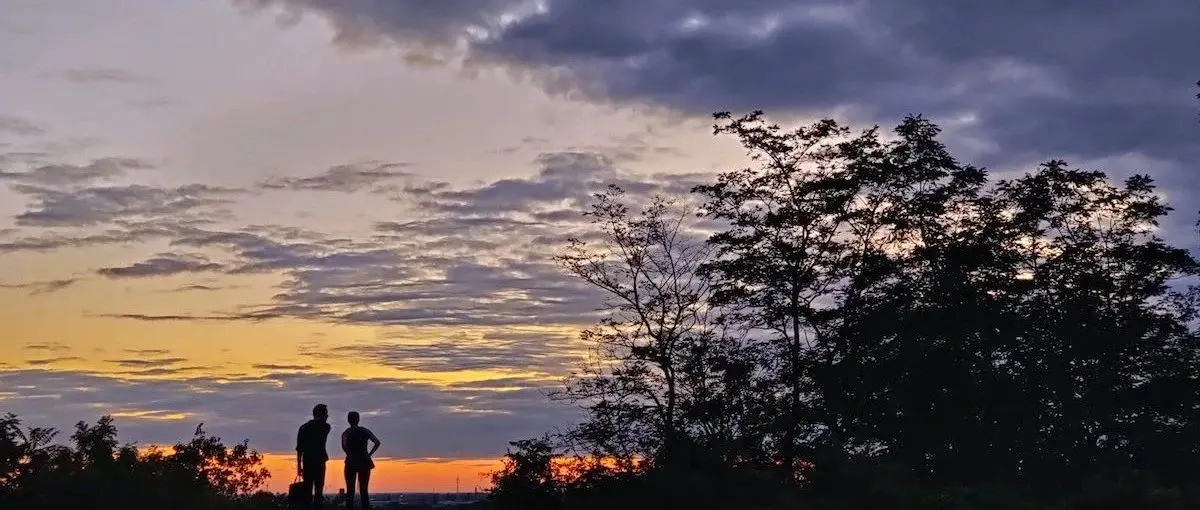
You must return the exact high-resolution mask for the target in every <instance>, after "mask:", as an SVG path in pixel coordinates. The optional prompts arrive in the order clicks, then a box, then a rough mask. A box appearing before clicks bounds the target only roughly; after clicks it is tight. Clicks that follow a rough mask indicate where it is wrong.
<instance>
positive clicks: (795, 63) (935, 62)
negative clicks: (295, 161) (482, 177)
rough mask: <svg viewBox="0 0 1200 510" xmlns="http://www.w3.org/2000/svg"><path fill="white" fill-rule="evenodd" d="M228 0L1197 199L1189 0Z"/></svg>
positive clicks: (571, 82) (558, 80)
mask: <svg viewBox="0 0 1200 510" xmlns="http://www.w3.org/2000/svg"><path fill="white" fill-rule="evenodd" d="M233 3H234V4H236V5H238V6H241V7H242V8H244V9H245V10H246V11H249V12H256V11H263V10H267V11H285V12H289V13H292V14H293V15H295V16H300V15H303V14H310V15H314V16H318V17H320V18H323V19H324V20H327V21H328V22H329V23H330V24H331V25H332V26H333V27H334V30H335V32H336V35H335V42H336V43H337V44H340V45H342V46H345V47H351V48H353V47H361V46H371V47H376V46H382V47H388V48H394V49H397V50H398V51H400V52H403V53H407V54H410V55H417V56H422V58H415V60H420V61H423V62H437V61H443V62H448V63H450V64H452V65H460V66H466V67H472V66H499V67H501V68H504V69H507V70H510V71H512V72H513V73H514V74H516V75H519V76H521V77H523V78H532V79H533V82H534V83H537V84H539V85H540V86H541V87H542V88H543V89H545V90H548V91H551V92H556V93H562V94H566V95H570V96H572V97H582V98H585V99H588V100H592V101H596V102H611V103H617V104H621V105H630V106H636V105H649V106H655V107H665V108H669V109H671V110H673V111H677V112H682V113H684V114H688V115H695V116H706V115H708V114H709V113H710V112H712V111H715V110H734V111H748V110H753V109H765V110H767V111H768V112H770V113H774V114H780V115H793V114H795V115H807V116H818V115H819V116H825V115H836V116H838V117H840V118H843V119H848V120H854V121H860V122H861V121H867V122H884V123H887V124H893V123H895V122H896V121H898V120H899V118H900V117H901V116H903V115H906V114H910V113H922V114H925V115H927V116H929V117H931V118H932V119H933V120H934V121H935V122H937V123H939V124H940V125H942V126H944V127H946V128H947V133H946V139H947V140H948V141H949V142H950V144H951V145H952V146H953V147H955V148H956V150H957V151H958V153H959V155H960V156H961V157H963V158H964V159H965V160H966V161H968V162H970V163H974V164H978V165H984V166H988V167H993V168H1000V169H1009V168H1012V167H1014V166H1022V167H1024V166H1028V165H1030V164H1033V163H1036V162H1038V161H1044V160H1046V159H1050V158H1057V157H1065V158H1069V159H1072V160H1077V161H1091V160H1096V159H1100V158H1104V157H1111V156H1117V155H1124V154H1138V155H1141V156H1143V157H1145V158H1148V159H1150V160H1157V161H1165V162H1170V163H1174V164H1175V165H1163V166H1160V167H1157V168H1150V169H1140V170H1142V171H1150V172H1153V173H1154V174H1155V175H1156V177H1159V178H1161V179H1163V180H1164V182H1168V183H1169V184H1170V185H1172V186H1175V187H1177V189H1176V190H1174V191H1176V192H1177V193H1178V194H1179V195H1180V196H1184V197H1188V196H1200V187H1198V186H1200V185H1198V184H1197V183H1196V182H1197V181H1195V180H1194V179H1190V178H1189V175H1190V174H1188V173H1187V172H1188V170H1187V168H1188V167H1187V165H1186V164H1187V163H1188V162H1192V161H1196V160H1197V158H1198V157H1200V144H1197V143H1196V137H1197V136H1198V135H1197V131H1196V129H1197V126H1196V123H1195V115H1194V111H1195V108H1194V103H1193V100H1194V97H1193V95H1194V91H1193V90H1192V87H1193V84H1194V83H1195V81H1196V79H1197V76H1196V74H1195V73H1196V67H1195V65H1194V64H1195V55H1194V50H1193V49H1194V48H1198V47H1200V30H1196V28H1195V23H1194V21H1193V20H1195V19H1200V3H1197V2H1193V1H1189V0H1149V1H1147V2H1127V3H1111V4H1105V5H1104V6H1102V7H1097V6H1096V5H1094V4H1092V3H1086V2H1069V3H1061V2H1060V3H1054V4H1050V3H1044V4H1043V3H1038V4H1033V3H1021V2H1018V3H1012V2H1008V3H1004V2H975V3H971V4H969V5H968V4H962V3H961V2H950V1H949V0H915V1H914V0H903V1H902V0H863V1H859V2H830V1H828V0H799V1H797V0H763V1H754V2H717V1H712V0H645V1H640V2H596V1H590V0H556V1H550V2H530V1H527V0H486V1H465V0H464V1H440V2H417V1H395V0H354V1H346V2H328V1H324V0H233ZM1180 167H1182V169H1180ZM1192 202H1194V201H1192ZM1197 207H1200V204H1197V203H1189V204H1186V205H1184V208H1185V209H1190V210H1195V209H1196V208H1197Z"/></svg>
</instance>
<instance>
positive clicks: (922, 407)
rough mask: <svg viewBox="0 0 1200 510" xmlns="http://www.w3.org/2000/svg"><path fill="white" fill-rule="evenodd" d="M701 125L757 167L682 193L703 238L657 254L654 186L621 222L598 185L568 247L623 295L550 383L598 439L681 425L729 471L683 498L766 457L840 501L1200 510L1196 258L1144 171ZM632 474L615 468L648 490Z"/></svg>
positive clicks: (896, 138) (672, 441) (670, 430)
mask: <svg viewBox="0 0 1200 510" xmlns="http://www.w3.org/2000/svg"><path fill="white" fill-rule="evenodd" d="M715 131H716V133H717V134H719V135H727V136H732V137H734V138H736V139H737V140H738V141H739V142H740V143H741V144H742V145H743V146H744V147H745V149H746V150H747V152H748V153H749V156H750V159H751V165H752V166H750V167H749V168H745V169H741V170H735V171H730V172H726V173H723V174H721V175H719V176H718V177H717V178H716V180H715V181H714V182H712V183H709V184H705V185H701V186H698V187H696V188H695V190H694V191H695V192H696V193H697V194H698V195H699V198H701V199H702V201H703V206H702V207H701V211H702V213H703V215H704V216H707V219H708V220H710V224H715V225H718V229H717V230H718V231H717V232H716V233H715V234H712V235H711V236H710V237H709V239H708V243H707V244H708V248H709V249H710V250H711V251H709V252H705V251H704V250H701V249H700V248H699V247H698V246H697V245H695V244H692V243H691V240H690V239H688V244H686V246H687V249H688V250H693V249H695V250H696V251H695V253H699V254H703V256H700V257H697V258H694V259H693V258H679V257H672V256H670V254H672V253H675V250H677V249H679V248H680V247H674V248H673V247H672V246H673V245H672V244H671V243H666V244H663V243H659V242H656V240H663V239H685V238H681V237H672V236H664V235H661V233H662V232H674V231H675V230H672V229H671V228H666V229H664V228H661V225H664V223H661V222H660V221H659V218H658V217H657V216H655V214H658V212H661V211H665V210H666V209H665V208H664V207H663V206H662V204H663V203H664V202H655V203H654V204H650V205H649V207H648V211H650V216H636V215H630V214H629V212H628V208H627V205H626V204H625V203H624V202H622V201H621V200H619V199H620V198H621V196H620V194H619V193H610V194H607V195H602V196H600V197H598V198H599V199H600V205H598V206H597V208H596V210H595V211H593V215H594V217H595V218H598V224H600V225H601V226H603V227H605V228H602V229H601V230H602V231H603V232H606V233H607V234H606V235H605V236H601V237H604V238H605V242H602V243H600V245H599V246H597V245H588V246H586V248H588V249H587V250H584V248H585V246H584V245H581V244H576V245H575V246H574V247H573V248H572V250H573V251H571V252H570V253H571V254H572V255H570V256H567V257H564V258H562V259H561V260H563V261H564V262H566V267H567V268H568V269H569V270H570V272H571V273H573V274H575V275H576V276H579V277H581V278H583V279H584V281H587V282H588V283H590V284H592V285H593V286H596V287H599V288H600V289H603V290H605V291H606V292H607V293H608V295H609V297H610V298H615V299H614V300H612V301H610V302H609V305H608V307H607V308H606V310H607V311H608V312H609V313H610V315H609V318H608V319H607V320H606V321H605V322H603V323H602V324H601V325H600V327H598V328H595V329H593V330H591V331H590V332H589V333H587V335H586V336H585V339H587V340H589V341H590V342H592V343H593V344H595V345H598V346H606V349H605V350H601V351H600V354H601V356H599V357H598V358H596V359H595V360H594V361H597V362H598V364H597V365H595V366H596V367H602V368H598V369H596V370H593V371H591V372H588V373H585V374H584V376H583V377H581V378H579V379H576V380H574V381H573V382H572V384H571V386H569V387H568V391H567V392H566V393H565V394H566V395H571V396H572V397H573V398H572V401H575V402H586V405H585V407H587V408H588V409H589V411H590V413H589V415H588V419H587V420H586V421H585V422H584V423H583V424H581V426H580V427H579V428H577V429H576V430H575V432H576V433H577V436H576V437H577V438H578V437H584V438H587V439H588V440H589V441H590V442H591V444H592V445H593V446H596V445H602V446H601V447H598V448H593V449H592V451H593V452H596V453H601V452H602V453H604V454H613V455H617V456H635V455H638V456H644V457H645V458H646V459H647V460H648V461H649V462H648V463H646V465H648V466H652V467H653V466H656V465H662V464H663V462H662V460H663V458H664V457H666V458H670V457H671V456H672V455H673V454H674V451H673V450H672V448H673V447H675V446H676V445H678V444H679V441H678V440H679V439H686V440H687V442H688V443H689V446H690V447H691V448H693V449H696V450H700V451H701V452H702V453H701V454H699V455H696V454H693V455H692V456H691V458H693V459H695V458H705V454H706V455H707V458H709V459H720V460H721V462H720V464H721V465H720V466H714V465H713V464H691V465H693V466H696V467H693V468H690V469H692V470H694V471H699V470H710V471H716V472H721V473H722V474H720V475H719V476H707V477H703V476H701V477H694V478H693V480H704V481H703V482H695V483H693V485H692V487H693V488H692V489H690V490H687V491H686V492H687V493H688V494H691V495H695V494H701V495H702V496H701V500H705V499H704V498H709V500H711V501H716V500H715V499H712V498H711V497H710V496H713V495H714V494H715V493H714V492H706V491H707V490H708V487H709V486H711V485H712V484H713V483H714V482H713V481H714V480H726V483H732V482H728V480H733V479H735V477H734V476H732V475H730V473H735V472H736V473H742V474H744V473H746V472H748V471H747V470H750V471H753V470H756V469H757V470H762V469H767V470H773V471H775V472H781V473H783V474H785V475H787V476H784V477H782V478H784V479H786V480H788V481H789V483H787V484H777V485H776V487H778V490H779V491H780V494H784V493H788V490H787V489H784V488H783V487H785V486H795V485H797V483H796V482H799V483H798V485H799V490H800V491H801V492H799V493H793V494H800V496H798V497H804V498H809V500H810V502H821V501H841V502H842V503H844V504H846V505H849V506H846V507H847V508H857V507H860V506H863V505H865V507H879V506H880V505H889V504H890V505H897V507H898V506H899V505H900V503H899V501H901V500H903V501H907V502H908V503H905V504H911V505H913V506H912V507H913V508H927V507H931V506H930V505H942V506H938V507H939V508H952V507H953V508H957V507H956V506H953V505H963V506H962V507H963V508H984V506H978V505H985V504H987V505H993V506H988V507H987V508H1009V507H1010V506H1011V507H1013V508H1017V507H1029V508H1033V507H1034V506H1021V505H1032V504H1033V503H1029V502H1030V501H1038V502H1039V503H1037V504H1040V505H1043V506H1045V505H1046V504H1053V505H1058V507H1060V508H1080V509H1082V508H1093V509H1098V508H1121V507H1122V505H1123V506H1124V507H1146V506H1147V505H1151V504H1156V505H1164V504H1167V503H1163V501H1170V502H1171V503H1170V504H1172V505H1183V506H1187V505H1188V504H1192V503H1188V501H1193V503H1195V504H1200V491H1191V490H1190V489H1186V487H1190V486H1194V485H1195V486H1200V479H1198V478H1197V476H1196V474H1195V473H1196V472H1197V471H1198V470H1200V400H1198V399H1197V398H1196V395H1197V394H1200V332H1198V331H1197V324H1198V321H1197V319H1198V318H1200V306H1198V305H1200V290H1197V289H1196V288H1195V287H1192V288H1190V289H1189V288H1188V282H1189V280H1191V281H1193V282H1194V279H1195V278H1196V276H1197V273H1198V272H1200V271H1198V264H1197V261H1196V259H1195V258H1194V257H1193V256H1192V254H1191V253H1189V252H1188V251H1187V250H1185V249H1182V248H1179V247H1178V246H1174V245H1172V244H1171V243H1169V242H1168V241H1167V240H1165V239H1163V238H1162V237H1161V234H1160V226H1159V225H1160V222H1162V220H1163V218H1165V217H1167V216H1168V215H1169V214H1170V212H1171V209H1170V207H1169V206H1168V205H1167V204H1166V203H1165V202H1164V199H1163V197H1162V194H1161V193H1160V192H1159V190H1157V189H1156V188H1155V186H1154V183H1153V181H1152V180H1151V179H1150V178H1149V177H1148V176H1144V175H1135V176H1132V177H1130V178H1128V179H1126V180H1124V181H1123V182H1114V181H1112V180H1110V179H1109V178H1108V177H1107V176H1106V175H1105V174H1104V173H1103V172H1099V171H1093V170H1085V169H1078V168H1073V167H1071V166H1069V165H1068V164H1067V163H1065V162H1063V161H1056V160H1055V161H1050V162H1047V163H1046V164H1043V165H1040V166H1039V167H1037V168H1035V169H1032V170H1030V171H1028V172H1025V173H1023V174H1016V176H1015V177H1013V178H1008V179H1001V180H994V181H990V180H989V179H988V175H987V172H985V171H984V170H982V169H979V168H976V167H972V166H970V165H968V164H963V163H960V162H959V161H957V160H956V159H955V158H954V157H953V156H952V155H951V154H950V153H949V151H948V150H947V148H946V147H945V146H944V145H943V144H942V143H941V142H940V141H939V136H940V130H939V129H938V127H937V126H935V125H934V124H932V123H931V122H929V121H928V120H925V119H923V118H921V117H909V118H906V119H904V120H903V122H901V123H900V124H899V125H898V126H897V127H896V128H895V129H894V130H893V131H892V132H891V133H889V135H888V136H885V135H883V134H881V133H880V132H879V131H878V130H877V129H869V130H866V131H862V132H858V133H852V132H851V131H850V130H848V129H846V128H844V127H842V126H840V125H838V124H837V123H836V122H834V121H831V120H825V121H821V122H817V123H814V124H811V125H808V126H804V127H800V128H796V129H785V128H783V127H780V126H778V125H775V124H772V123H770V122H769V121H767V120H766V118H765V116H764V115H763V114H762V113H761V112H755V113H752V114H750V115H747V116H744V117H739V118H734V117H732V116H730V115H728V114H719V115H717V117H716V125H715ZM647 218H649V219H650V220H647ZM598 247H603V248H602V249H599V250H596V248H598ZM589 250H593V251H589ZM664 260H665V261H668V262H671V263H672V264H676V265H674V266H673V265H671V264H663V263H662V262H661V261H664ZM679 261H688V263H687V264H683V265H678V264H677V263H678V262H679ZM664 267H666V268H676V267H678V268H682V269H683V271H675V270H674V269H672V270H668V271H663V270H662V268H664ZM681 275H686V278H687V279H686V282H687V284H686V285H683V286H676V285H674V283H673V282H677V281H678V279H679V278H680V276H681ZM678 289H689V292H685V293H682V294H681V293H679V292H678ZM684 297H686V299H681V298H684ZM681 304H682V306H681ZM675 310H690V311H694V312H696V313H697V314H696V315H693V314H692V312H688V314H679V313H676V312H674V311H675ZM699 312H703V313H704V314H707V315H708V317H707V318H706V319H705V320H703V321H694V320H692V319H691V318H693V317H699V315H698V313H699ZM685 315H686V316H687V317H689V320H692V322H686V323H681V322H680V320H679V318H680V317H683V316H685ZM676 325H680V326H679V327H676ZM718 330H719V331H721V334H719V335H712V334H686V335H679V334H676V333H677V332H680V331H688V332H700V333H705V332H710V331H712V332H715V331H718ZM730 331H737V332H738V334H737V335H731V334H729V332H730ZM729 338H737V339H738V342H736V343H734V344H723V343H721V342H717V343H716V344H715V345H735V346H736V348H728V347H722V348H720V349H708V347H704V348H705V349H708V350H704V352H705V353H706V354H705V355H703V356H699V355H696V352H697V351H696V349H695V348H694V346H709V345H714V344H712V342H713V341H715V340H723V339H729ZM685 367H686V368H685ZM680 374H692V375H691V376H688V377H680ZM730 374H736V376H730ZM693 376H694V377H693ZM685 381H687V382H685ZM694 381H735V384H718V385H709V383H708V382H704V383H697V382H694ZM713 396H715V398H714V397H713ZM712 424H720V427H713V429H714V430H717V429H719V430H722V431H723V432H722V433H721V434H717V435H710V436H706V435H705V432H704V431H706V430H708V427H710V425H712ZM717 436H720V437H722V439H723V440H721V441H716V440H712V439H711V438H712V437H717ZM618 438H622V439H621V440H617V439H618ZM604 445H607V446H604ZM613 445H622V446H620V447H613ZM730 445H735V446H733V447H730ZM667 446H671V447H672V448H668V447H667ZM699 466H704V467H699ZM722 470H726V471H722ZM631 473H633V474H634V475H635V476H636V477H637V478H636V481H629V479H627V478H622V479H621V480H625V481H622V482H621V483H622V484H626V485H622V486H623V487H634V486H637V484H638V483H645V484H647V485H645V486H644V487H646V488H645V489H644V490H652V489H649V487H656V486H661V484H658V483H656V481H658V480H661V478H658V477H659V476H660V475H661V473H658V472H656V471H655V470H653V469H650V470H634V471H632V472H631ZM738 476H741V475H740V474H739V475H738ZM675 479H676V478H672V480H675ZM737 479H738V480H750V479H752V477H742V478H737ZM776 480H779V478H778V477H777V478H776ZM739 483H740V482H739ZM563 484H564V485H563V486H562V487H565V488H564V489H563V491H564V493H566V494H574V492H572V491H573V490H576V489H579V487H581V485H580V484H579V483H576V482H573V481H564V482H563ZM629 484H632V485H629ZM585 485H586V484H585ZM734 485H736V484H734ZM588 486H589V487H590V485H588ZM594 486H596V487H599V485H594ZM991 486H1003V487H1009V488H1015V489H1019V490H1013V491H1009V492H1005V493H1003V495H993V496H988V497H984V496H982V495H981V494H982V493H980V492H978V490H983V489H984V488H986V487H991ZM606 487H608V489H605V490H610V489H612V487H613V485H612V484H611V483H610V484H609V485H607V486H606ZM747 487H761V486H760V485H756V484H754V483H751V484H749V485H747ZM906 487H907V488H908V489H906ZM964 487H965V488H967V489H962V488H964ZM1156 487H1159V488H1161V487H1167V488H1173V489H1171V490H1159V489H1156ZM925 490H928V491H932V492H922V491H925ZM881 491H882V492H881ZM1189 491H1190V492H1189ZM610 492H611V491H610ZM613 493H615V492H613ZM760 493H761V491H760V490H755V489H747V491H746V492H744V493H743V497H752V496H753V495H756V494H760ZM1187 494H1190V495H1187ZM906 498H907V499H906ZM1005 498H1007V499H1005ZM1023 498H1024V499H1023ZM1029 498H1032V499H1029ZM1188 498H1191V499H1188ZM652 499H653V498H650V499H642V500H643V501H650V500H652ZM1156 499H1157V500H1158V501H1159V503H1151V502H1152V500H1156ZM580 501H582V500H580ZM955 501H957V502H958V503H952V502H955ZM999 501H1011V505H1010V506H995V505H1008V504H1009V503H1003V504H1002V503H996V502H999ZM1020 501H1025V503H1020ZM1106 501H1108V502H1106ZM842 503H838V504H842ZM855 505H859V506H855ZM946 505H950V506H946ZM972 505H976V506H972ZM1114 505H1115V506H1114ZM1163 508H1166V507H1163Z"/></svg>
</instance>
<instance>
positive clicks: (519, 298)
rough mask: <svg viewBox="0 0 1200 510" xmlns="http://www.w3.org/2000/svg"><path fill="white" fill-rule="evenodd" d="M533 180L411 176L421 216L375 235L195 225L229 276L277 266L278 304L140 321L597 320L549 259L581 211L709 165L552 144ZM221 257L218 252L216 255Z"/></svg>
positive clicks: (410, 205) (576, 232) (190, 237)
mask: <svg viewBox="0 0 1200 510" xmlns="http://www.w3.org/2000/svg"><path fill="white" fill-rule="evenodd" d="M536 164H537V165H538V170H537V171H536V172H535V173H534V175H533V176H531V177H528V178H512V179H502V180H499V181H495V182H492V183H487V184H483V185H478V186H474V187H457V188H456V187H451V186H448V185H439V183H427V182H413V183H410V184H411V185H410V186H409V187H408V191H407V192H406V193H402V194H399V195H396V198H395V200H396V201H397V205H399V206H400V207H404V208H406V209H408V210H411V211H414V212H415V213H416V214H419V217H418V218H419V219H412V220H409V221H404V222H379V223H377V224H376V225H375V234H374V235H373V236H371V237H370V238H366V239H343V238H333V237H330V236H323V235H320V234H319V233H312V232H297V231H294V230H289V229H281V228H270V227H265V226H256V227H247V228H243V229H240V230H236V231H219V230H206V229H201V228H197V229H193V230H192V231H191V232H190V233H188V234H187V235H183V236H179V237H176V238H174V239H173V240H172V241H171V245H172V246H173V247H176V248H190V249H199V250H205V251H206V253H210V252H217V251H219V252H223V253H224V254H225V256H226V257H227V258H223V259H219V263H220V264H222V265H223V266H225V267H226V268H228V272H229V273H231V274H250V273H276V274H279V275H281V276H282V277H283V278H284V280H283V282H282V283H281V284H280V286H279V292H278V293H277V294H276V295H275V296H274V298H273V300H272V302H271V303H264V304H262V305H261V306H248V307H244V308H241V309H238V310H231V311H227V313H228V315H225V314H224V313H215V314H210V315H206V316H202V317H200V316H175V315H171V316H138V315H136V314H129V315H125V317H127V318H138V319H141V320H187V319H189V318H191V317H195V318H198V319H200V318H202V319H203V320H219V319H218V318H228V319H234V318H237V317H241V318H246V319H250V320H262V319H266V318H274V317H296V318H306V319H314V320H325V321H331V322H341V323H354V324H376V325H387V324H409V325H479V326H498V325H517V324H530V323H538V324H589V323H592V322H594V321H595V320H596V319H597V314H596V308H597V306H598V304H599V303H600V297H599V296H598V295H597V293H596V292H595V291H593V290H592V289H590V288H588V287H587V286H585V285H583V284H581V283H580V282H578V281H577V280H575V279H574V278H571V277H568V276H567V275H565V274H564V273H563V271H561V270H560V268H559V267H558V266H557V265H556V264H555V263H554V262H553V261H552V259H551V257H552V256H553V255H554V254H555V253H556V252H557V251H558V250H559V249H560V248H562V247H565V245H566V243H567V240H568V237H570V236H580V237H584V238H587V237H588V236H589V235H594V232H593V231H592V230H591V229H590V227H589V225H588V223H587V222H586V221H584V220H585V218H584V217H583V216H582V214H581V212H582V211H583V210H585V209H586V208H587V207H588V204H589V203H590V200H591V194H592V193H594V192H598V191H601V190H602V189H604V188H605V186H607V185H609V184H618V185H620V186H622V187H624V188H626V189H627V190H628V192H629V194H630V195H631V197H632V198H633V199H635V200H637V199H644V198H647V197H648V196H649V195H651V194H654V193H667V194H682V193H686V192H687V191H688V190H689V189H690V188H691V187H692V186H693V185H694V184H695V183H697V182H700V181H701V180H703V178H704V177H706V176H704V175H701V174H688V175H666V174H663V175H639V174H632V173H628V172H625V171H622V170H620V169H619V168H618V166H617V164H616V162H615V161H614V160H612V159H611V158H608V157H606V156H604V155H601V154H595V153H582V152H565V153H548V154H544V155H542V156H541V157H539V158H538V159H537V161H536ZM214 260H217V259H214Z"/></svg>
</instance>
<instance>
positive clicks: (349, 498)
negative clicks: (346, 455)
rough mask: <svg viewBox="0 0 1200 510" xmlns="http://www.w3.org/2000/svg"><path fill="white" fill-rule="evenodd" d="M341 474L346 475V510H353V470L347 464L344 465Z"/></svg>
mask: <svg viewBox="0 0 1200 510" xmlns="http://www.w3.org/2000/svg"><path fill="white" fill-rule="evenodd" d="M342 472H343V473H344V474H345V475H346V509H347V510H351V509H353V508H354V474H355V469H354V468H353V467H352V466H350V465H349V464H347V465H346V467H345V468H344V469H342Z"/></svg>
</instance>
